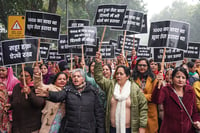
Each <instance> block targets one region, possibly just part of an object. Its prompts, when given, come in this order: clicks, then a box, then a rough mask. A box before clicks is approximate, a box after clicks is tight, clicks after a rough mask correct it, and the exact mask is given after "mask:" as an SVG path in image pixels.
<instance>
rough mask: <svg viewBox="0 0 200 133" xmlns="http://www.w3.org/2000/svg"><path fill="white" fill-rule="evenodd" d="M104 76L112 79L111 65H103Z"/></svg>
mask: <svg viewBox="0 0 200 133" xmlns="http://www.w3.org/2000/svg"><path fill="white" fill-rule="evenodd" d="M103 76H104V77H105V78H107V79H111V78H112V68H111V66H110V65H109V64H105V65H103Z"/></svg>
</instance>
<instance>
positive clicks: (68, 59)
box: [65, 54, 71, 62]
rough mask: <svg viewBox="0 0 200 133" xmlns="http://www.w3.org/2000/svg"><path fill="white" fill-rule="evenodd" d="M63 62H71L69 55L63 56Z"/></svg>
mask: <svg viewBox="0 0 200 133" xmlns="http://www.w3.org/2000/svg"><path fill="white" fill-rule="evenodd" d="M65 60H66V62H71V55H70V54H66V55H65Z"/></svg>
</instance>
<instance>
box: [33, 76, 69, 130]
mask: <svg viewBox="0 0 200 133" xmlns="http://www.w3.org/2000/svg"><path fill="white" fill-rule="evenodd" d="M42 81H43V80H42V76H36V75H34V86H35V88H37V87H40V88H43V89H46V88H49V90H50V91H60V90H61V88H60V87H57V86H56V85H53V84H50V85H45V84H43V82H42ZM59 108H60V109H61V111H62V117H63V116H64V114H65V104H63V103H54V102H51V101H48V100H47V101H46V104H45V107H44V109H43V110H42V118H41V122H42V125H41V128H40V132H39V133H49V131H50V129H51V126H52V123H53V121H54V119H55V116H56V114H57V111H58V109H59Z"/></svg>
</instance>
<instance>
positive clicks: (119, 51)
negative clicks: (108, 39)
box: [115, 48, 122, 56]
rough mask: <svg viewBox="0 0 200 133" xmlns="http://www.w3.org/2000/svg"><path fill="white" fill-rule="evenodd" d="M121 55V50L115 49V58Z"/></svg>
mask: <svg viewBox="0 0 200 133" xmlns="http://www.w3.org/2000/svg"><path fill="white" fill-rule="evenodd" d="M121 53H122V49H118V48H115V56H119V55H120V54H121Z"/></svg>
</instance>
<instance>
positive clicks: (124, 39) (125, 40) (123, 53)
mask: <svg viewBox="0 0 200 133" xmlns="http://www.w3.org/2000/svg"><path fill="white" fill-rule="evenodd" d="M125 41H126V30H125V31H124V40H123V44H122V55H124V45H125Z"/></svg>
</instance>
